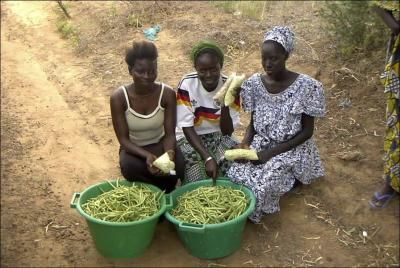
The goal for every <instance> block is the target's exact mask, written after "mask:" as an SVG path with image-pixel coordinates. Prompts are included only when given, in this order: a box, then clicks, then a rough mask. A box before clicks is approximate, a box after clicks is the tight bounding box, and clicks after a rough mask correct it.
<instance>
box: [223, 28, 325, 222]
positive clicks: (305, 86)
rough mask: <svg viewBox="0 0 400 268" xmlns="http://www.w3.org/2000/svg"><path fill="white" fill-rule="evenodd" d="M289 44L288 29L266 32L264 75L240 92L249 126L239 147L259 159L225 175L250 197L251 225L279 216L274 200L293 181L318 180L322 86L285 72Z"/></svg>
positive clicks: (291, 39) (235, 166)
mask: <svg viewBox="0 0 400 268" xmlns="http://www.w3.org/2000/svg"><path fill="white" fill-rule="evenodd" d="M293 45H294V33H293V32H292V31H291V30H290V29H289V28H288V27H279V26H277V27H274V28H273V29H272V30H271V31H268V32H267V33H266V34H265V36H264V42H263V44H262V47H261V56H262V66H263V68H264V70H265V74H261V73H256V74H253V75H252V76H251V77H250V78H248V79H247V80H246V81H245V82H244V83H243V84H242V87H241V88H242V89H241V92H240V95H241V97H242V107H243V109H244V110H245V111H247V112H251V122H250V124H249V126H248V128H247V130H246V134H245V136H244V138H243V140H242V142H241V144H240V145H239V146H240V147H241V148H252V149H255V150H256V151H257V154H258V158H259V160H258V161H244V160H242V161H239V162H235V163H234V164H233V165H232V166H231V168H230V169H229V170H228V173H227V175H228V177H230V178H231V179H232V181H233V182H235V183H238V184H242V185H245V186H247V187H249V188H250V189H252V191H253V192H254V194H255V195H256V198H257V202H256V209H255V211H254V212H253V213H252V214H251V215H250V217H249V219H250V220H251V221H253V222H255V223H258V222H260V221H261V219H262V216H263V214H264V213H274V212H277V211H279V199H280V197H281V196H282V195H283V194H284V193H286V192H288V191H289V190H290V189H291V188H292V187H293V185H294V183H295V180H296V179H297V180H299V181H300V182H302V183H304V184H309V183H311V182H312V181H313V180H314V179H316V178H318V177H321V176H323V175H324V168H323V166H322V162H321V159H320V156H319V153H318V149H317V146H316V144H315V142H314V140H313V138H312V135H313V131H314V117H322V116H324V114H325V98H324V92H323V86H322V84H321V83H320V82H319V81H317V80H315V79H313V78H311V77H310V76H308V75H305V74H299V73H295V72H292V71H290V70H288V69H286V60H287V59H288V57H289V55H290V53H291V52H292V50H293Z"/></svg>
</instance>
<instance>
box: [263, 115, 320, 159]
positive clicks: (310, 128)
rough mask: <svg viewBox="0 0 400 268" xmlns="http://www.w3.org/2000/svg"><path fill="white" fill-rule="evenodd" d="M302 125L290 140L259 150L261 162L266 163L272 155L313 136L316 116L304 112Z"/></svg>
mask: <svg viewBox="0 0 400 268" xmlns="http://www.w3.org/2000/svg"><path fill="white" fill-rule="evenodd" d="M301 125H302V129H301V131H300V132H299V133H298V134H297V135H296V136H294V137H293V138H291V139H290V140H288V141H286V142H284V143H281V144H279V145H278V146H276V147H274V148H272V149H269V150H264V151H260V152H258V159H259V162H261V163H265V162H267V161H268V160H269V159H271V158H272V157H274V156H277V155H279V154H281V153H284V152H287V151H289V150H291V149H293V148H295V147H296V146H298V145H300V144H302V143H303V142H305V141H306V140H308V139H309V138H311V137H312V135H313V133H314V117H312V116H309V115H306V114H302V117H301Z"/></svg>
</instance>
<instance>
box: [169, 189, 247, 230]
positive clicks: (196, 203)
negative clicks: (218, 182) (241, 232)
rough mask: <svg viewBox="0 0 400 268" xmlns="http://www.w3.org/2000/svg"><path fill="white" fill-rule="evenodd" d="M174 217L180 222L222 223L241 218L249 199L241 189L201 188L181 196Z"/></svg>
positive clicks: (174, 210) (173, 213)
mask: <svg viewBox="0 0 400 268" xmlns="http://www.w3.org/2000/svg"><path fill="white" fill-rule="evenodd" d="M177 201H178V202H177V206H176V207H175V209H173V211H172V213H171V214H172V215H173V216H174V217H175V218H176V219H177V220H179V221H182V222H186V223H195V224H214V223H222V222H226V221H229V220H232V219H235V218H237V217H239V216H240V215H241V214H242V213H243V212H244V211H245V210H246V208H247V206H248V204H249V199H248V198H247V197H246V195H245V193H244V192H243V191H241V190H239V189H233V188H231V187H224V186H201V187H199V188H197V189H195V190H193V191H189V192H186V193H184V194H183V195H181V196H179V197H178V199H177Z"/></svg>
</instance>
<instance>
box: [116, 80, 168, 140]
mask: <svg viewBox="0 0 400 268" xmlns="http://www.w3.org/2000/svg"><path fill="white" fill-rule="evenodd" d="M122 90H123V92H124V95H125V99H126V105H127V109H126V111H125V118H126V123H127V124H128V129H129V139H130V141H131V142H132V143H134V144H136V145H139V146H145V145H148V144H152V143H157V142H159V141H160V140H161V138H162V137H164V133H165V132H164V110H165V109H164V108H163V107H161V99H162V96H163V92H164V84H161V93H160V97H159V100H158V105H157V107H156V109H155V110H154V111H153V112H152V113H150V114H148V115H143V114H140V113H138V112H135V111H134V110H133V109H132V108H131V106H130V105H129V99H128V93H127V92H126V88H125V87H124V86H123V87H122Z"/></svg>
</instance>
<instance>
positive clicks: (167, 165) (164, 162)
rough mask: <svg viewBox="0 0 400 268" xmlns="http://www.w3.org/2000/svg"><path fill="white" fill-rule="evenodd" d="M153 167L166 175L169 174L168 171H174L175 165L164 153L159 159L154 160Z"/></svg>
mask: <svg viewBox="0 0 400 268" xmlns="http://www.w3.org/2000/svg"><path fill="white" fill-rule="evenodd" d="M153 166H155V167H156V168H158V169H159V170H161V171H162V172H164V173H166V174H169V173H170V171H172V170H174V169H175V163H174V162H173V161H171V159H169V155H168V153H164V154H163V155H161V156H160V157H159V158H157V159H156V160H154V162H153Z"/></svg>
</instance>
